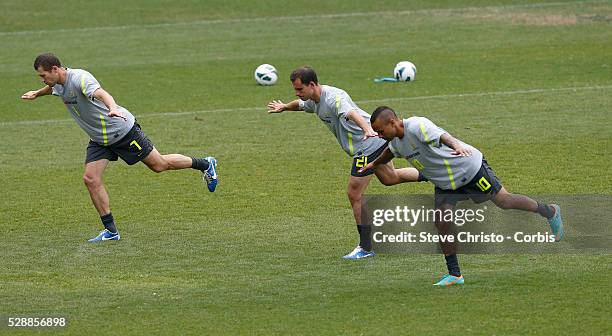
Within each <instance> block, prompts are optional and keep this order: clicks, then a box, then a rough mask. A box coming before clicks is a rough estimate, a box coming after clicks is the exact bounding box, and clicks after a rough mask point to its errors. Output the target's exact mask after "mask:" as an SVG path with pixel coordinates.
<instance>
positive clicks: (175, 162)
mask: <svg viewBox="0 0 612 336" xmlns="http://www.w3.org/2000/svg"><path fill="white" fill-rule="evenodd" d="M34 69H35V70H36V71H37V72H38V76H39V77H40V78H41V79H42V81H43V82H44V83H45V84H46V85H45V86H44V87H43V88H41V89H40V90H37V91H29V92H26V93H24V94H23V95H22V96H21V98H22V99H26V100H32V99H36V98H37V97H40V96H44V95H49V94H53V95H55V96H59V97H60V98H61V99H62V100H63V101H64V105H65V106H66V108H67V109H68V113H70V115H71V116H72V117H73V118H74V120H75V121H76V123H77V124H78V125H79V126H80V127H81V128H82V129H83V130H84V131H85V133H87V135H89V137H90V141H89V144H88V145H87V154H86V158H85V174H84V175H83V180H84V182H85V185H86V186H87V190H88V191H89V195H90V196H91V200H92V202H93V204H94V206H95V208H96V210H97V211H98V213H99V214H100V219H101V221H102V224H103V225H104V230H103V231H102V232H100V234H99V235H98V236H96V237H94V238H92V239H90V240H89V241H90V242H97V241H104V240H119V238H120V236H119V231H118V230H117V228H116V226H115V221H114V219H113V215H112V213H111V210H110V204H109V198H108V193H107V192H106V189H105V188H104V184H103V182H102V176H103V174H104V170H105V169H106V166H107V165H108V163H109V161H116V160H117V158H118V157H121V159H122V160H123V161H125V162H126V163H127V164H129V165H133V164H135V163H137V162H139V161H142V162H143V163H144V164H146V165H147V167H149V168H150V169H151V170H152V171H154V172H156V173H159V172H163V171H166V170H171V169H184V168H193V169H197V170H200V171H202V173H203V174H204V179H205V180H206V182H207V184H208V190H209V191H211V192H213V191H214V190H215V188H216V186H217V183H218V179H217V172H216V165H217V163H216V160H215V158H213V157H206V158H192V157H188V156H184V155H181V154H167V155H162V154H160V153H159V152H158V151H157V149H155V147H154V146H153V143H152V142H151V141H150V140H149V138H148V137H147V136H146V135H145V134H144V132H143V131H142V130H141V129H140V125H138V123H136V120H135V118H134V116H133V115H132V114H131V113H130V112H129V111H128V110H127V109H125V108H123V107H121V106H119V105H117V104H116V103H115V100H114V99H113V97H112V96H111V95H110V94H109V93H108V92H106V91H105V90H104V89H102V87H101V86H100V84H99V83H98V81H97V80H96V79H95V78H94V77H93V76H92V75H91V74H90V73H89V72H87V71H85V70H81V69H68V68H64V67H62V65H61V63H60V61H59V59H58V58H57V57H56V56H55V55H53V54H41V55H39V56H38V57H36V60H35V61H34Z"/></svg>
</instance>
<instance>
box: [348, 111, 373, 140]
mask: <svg viewBox="0 0 612 336" xmlns="http://www.w3.org/2000/svg"><path fill="white" fill-rule="evenodd" d="M346 117H347V118H348V119H350V120H352V121H353V122H354V123H355V124H357V126H359V128H361V129H362V130H363V140H365V139H367V138H374V137H377V136H378V133H376V132H374V130H373V129H372V126H371V125H370V124H368V123H367V122H366V121H365V120H364V119H363V118H362V117H361V116H360V115H359V113H357V112H356V111H355V110H352V111H349V113H347V114H346Z"/></svg>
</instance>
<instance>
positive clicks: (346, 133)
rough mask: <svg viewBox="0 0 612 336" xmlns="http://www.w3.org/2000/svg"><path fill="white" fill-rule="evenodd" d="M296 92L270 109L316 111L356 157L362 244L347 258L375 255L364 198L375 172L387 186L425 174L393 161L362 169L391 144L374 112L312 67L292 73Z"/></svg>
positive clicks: (351, 194)
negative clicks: (324, 81)
mask: <svg viewBox="0 0 612 336" xmlns="http://www.w3.org/2000/svg"><path fill="white" fill-rule="evenodd" d="M290 80H291V83H292V84H293V89H294V90H295V95H296V96H297V97H298V98H299V99H296V100H294V101H292V102H290V103H287V104H284V103H283V102H281V101H279V100H278V101H276V100H275V101H272V102H270V103H269V104H268V112H270V113H280V112H283V111H305V112H308V113H315V114H316V115H317V116H318V117H319V119H321V121H322V122H323V123H324V124H325V125H326V126H327V128H328V129H329V130H330V131H331V132H332V134H333V135H334V136H335V137H336V139H337V140H338V142H339V143H340V146H341V147H342V149H343V150H344V151H345V152H346V153H347V154H348V155H349V156H350V157H352V158H353V164H352V168H351V176H350V178H349V184H348V191H347V193H348V198H349V201H350V202H351V207H352V209H353V215H354V217H355V222H356V224H357V231H358V232H359V240H360V242H359V245H358V246H357V247H356V248H355V249H354V250H353V251H352V252H351V253H349V254H347V255H345V256H344V258H345V259H361V258H367V257H372V256H374V255H375V254H374V252H373V251H372V250H371V245H372V243H371V226H370V225H361V198H362V196H363V193H364V191H365V189H366V188H367V186H368V184H369V183H370V179H372V174H376V177H377V178H378V179H379V180H380V181H381V182H382V183H383V184H385V185H394V184H398V183H403V182H414V181H419V180H421V179H422V177H421V176H420V175H419V172H418V171H417V170H416V169H414V168H403V169H395V168H394V167H393V164H392V163H391V162H389V163H388V164H385V165H383V166H381V167H378V169H377V170H376V172H375V171H374V170H373V169H368V170H365V171H361V172H358V170H359V168H361V167H363V166H365V165H366V164H367V163H368V162H370V161H372V160H374V159H375V158H376V157H377V156H378V155H380V153H382V151H383V150H384V149H385V148H386V147H387V142H386V141H385V140H382V139H379V138H374V137H373V136H375V135H376V133H374V131H373V130H372V127H371V125H370V115H369V114H368V113H366V112H365V111H363V110H362V109H360V108H359V107H358V106H357V105H356V104H355V103H354V102H353V100H352V99H351V97H350V96H349V95H348V94H347V93H346V92H345V91H344V90H341V89H339V88H336V87H333V86H328V85H321V84H319V81H318V78H317V74H316V73H315V71H314V70H313V69H312V68H310V67H308V66H305V67H301V68H298V69H296V70H294V71H293V72H292V73H291V76H290Z"/></svg>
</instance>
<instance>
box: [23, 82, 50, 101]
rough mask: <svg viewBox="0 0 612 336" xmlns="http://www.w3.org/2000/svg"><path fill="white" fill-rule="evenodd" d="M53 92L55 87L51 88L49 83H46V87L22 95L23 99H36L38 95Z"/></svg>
mask: <svg viewBox="0 0 612 336" xmlns="http://www.w3.org/2000/svg"><path fill="white" fill-rule="evenodd" d="M51 93H53V88H51V87H50V86H49V85H45V87H43V88H41V89H39V90H36V91H28V92H26V93H24V94H22V95H21V99H23V100H34V99H36V98H38V97H41V96H46V95H50V94H51Z"/></svg>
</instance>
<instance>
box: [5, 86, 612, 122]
mask: <svg viewBox="0 0 612 336" xmlns="http://www.w3.org/2000/svg"><path fill="white" fill-rule="evenodd" d="M606 89H612V85H600V86H576V87H565V88H551V89H527V90H516V91H497V92H476V93H457V94H448V95H435V96H416V97H390V98H379V99H366V100H360V101H356V102H355V103H357V104H369V103H386V102H395V101H410V100H428V99H434V100H435V99H449V98H463V97H487V96H509V95H520V94H533V93H546V92H560V91H583V90H606ZM242 111H262V112H263V111H266V107H265V106H259V107H236V108H222V109H210V110H197V111H185V112H160V113H151V114H145V115H141V116H138V118H139V119H144V118H151V117H175V116H185V115H194V114H201V113H218V112H242ZM71 121H72V119H49V120H24V121H4V122H0V127H10V126H23V125H46V124H56V123H66V122H71Z"/></svg>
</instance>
